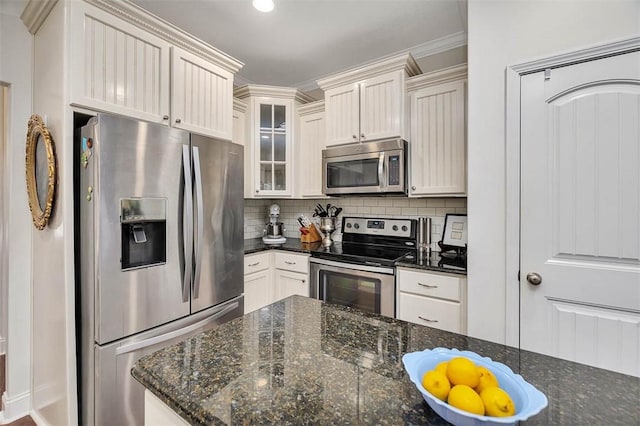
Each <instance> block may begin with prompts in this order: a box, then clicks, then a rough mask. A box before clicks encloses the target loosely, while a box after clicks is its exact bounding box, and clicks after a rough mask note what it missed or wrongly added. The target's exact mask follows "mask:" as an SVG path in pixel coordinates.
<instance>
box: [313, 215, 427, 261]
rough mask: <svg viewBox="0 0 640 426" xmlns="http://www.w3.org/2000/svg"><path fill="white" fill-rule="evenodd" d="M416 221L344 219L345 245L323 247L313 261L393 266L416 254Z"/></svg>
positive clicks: (314, 255)
mask: <svg viewBox="0 0 640 426" xmlns="http://www.w3.org/2000/svg"><path fill="white" fill-rule="evenodd" d="M416 223H417V221H416V220H414V219H388V218H356V217H344V218H343V219H342V243H334V244H333V245H331V246H330V247H328V248H324V247H321V248H319V249H318V250H317V251H314V252H312V253H311V255H312V256H313V257H319V258H324V259H328V260H336V261H343V262H349V263H355V264H368V265H381V266H393V265H394V264H395V262H396V261H397V260H399V259H401V258H403V257H404V256H406V255H407V254H412V253H414V254H415V251H416V229H417V225H416Z"/></svg>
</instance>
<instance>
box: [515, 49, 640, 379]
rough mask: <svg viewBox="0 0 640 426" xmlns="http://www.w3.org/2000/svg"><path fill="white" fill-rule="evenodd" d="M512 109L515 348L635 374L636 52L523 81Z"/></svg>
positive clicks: (639, 147)
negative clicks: (517, 172)
mask: <svg viewBox="0 0 640 426" xmlns="http://www.w3.org/2000/svg"><path fill="white" fill-rule="evenodd" d="M521 102H522V105H521V135H522V136H521V137H522V139H521V143H522V146H521V158H522V160H521V173H522V176H521V185H522V186H521V270H520V272H521V301H520V306H521V319H520V341H521V346H522V348H523V349H527V350H532V351H536V352H542V353H546V354H550V355H553V356H558V357H562V358H565V359H570V360H575V361H578V362H582V363H586V364H590V365H595V366H598V367H601V368H606V369H610V370H615V371H619V372H623V373H626V374H632V375H640V52H634V53H628V54H625V55H619V56H613V57H610V58H606V59H600V60H596V61H590V62H586V63H580V64H576V65H572V66H567V67H563V68H558V69H553V70H552V71H551V76H550V78H549V79H546V80H545V76H544V73H543V72H540V73H536V74H530V75H526V76H523V77H522V80H521ZM532 273H537V274H539V275H540V277H541V278H542V282H541V283H539V284H538V285H535V279H534V278H533V277H532V278H531V279H528V278H527V277H528V274H532Z"/></svg>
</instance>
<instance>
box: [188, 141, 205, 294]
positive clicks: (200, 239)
mask: <svg viewBox="0 0 640 426" xmlns="http://www.w3.org/2000/svg"><path fill="white" fill-rule="evenodd" d="M192 149H193V172H194V175H195V184H196V188H195V189H196V195H195V198H196V209H197V212H196V214H197V219H196V232H195V247H196V248H195V255H196V262H195V264H196V271H195V274H194V277H193V281H192V283H191V286H192V291H193V298H194V299H197V298H198V292H199V290H200V271H201V270H202V244H204V218H203V217H202V216H203V215H204V207H203V206H204V200H203V198H202V172H201V170H200V152H199V150H198V147H197V146H194V147H193V148H192Z"/></svg>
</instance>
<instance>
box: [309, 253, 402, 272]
mask: <svg viewBox="0 0 640 426" xmlns="http://www.w3.org/2000/svg"><path fill="white" fill-rule="evenodd" d="M309 262H310V263H317V264H318V265H324V266H332V267H334V268H340V269H352V270H354V271H365V272H374V273H378V274H387V275H393V274H394V269H393V268H388V267H384V266H370V265H365V264H353V263H344V262H335V261H333V260H326V259H318V258H315V257H312V258H311V259H309Z"/></svg>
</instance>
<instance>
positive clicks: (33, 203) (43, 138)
mask: <svg viewBox="0 0 640 426" xmlns="http://www.w3.org/2000/svg"><path fill="white" fill-rule="evenodd" d="M39 143H44V150H45V152H46V154H47V169H46V173H47V176H46V177H47V181H46V194H45V193H44V188H40V192H41V195H40V197H39V196H38V181H39V180H38V177H40V178H41V179H40V181H42V178H43V177H44V170H43V164H38V162H37V161H36V153H37V149H38V144H39ZM38 169H39V170H40V172H39V171H38ZM39 173H40V174H42V175H41V176H39ZM26 175H27V194H28V197H29V209H30V210H31V218H32V219H33V224H34V225H35V227H36V228H37V229H44V228H45V226H47V223H48V222H49V217H50V216H51V212H52V210H53V200H54V196H55V191H56V154H55V149H54V146H53V140H52V139H51V134H50V133H49V130H48V129H47V126H45V124H44V121H43V120H42V118H41V117H40V116H39V115H37V114H34V115H32V116H31V118H30V119H29V124H28V131H27V153H26ZM43 195H44V196H43ZM42 206H44V210H43V208H42Z"/></svg>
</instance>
